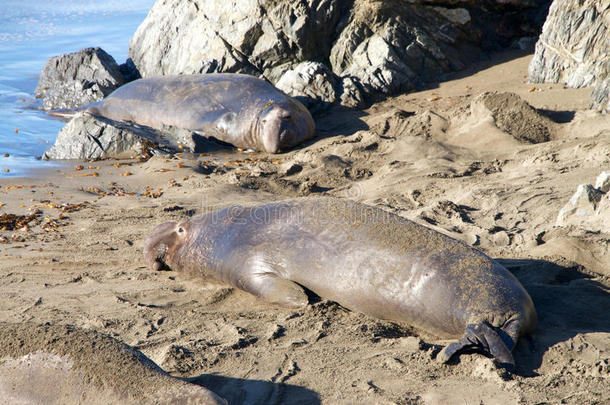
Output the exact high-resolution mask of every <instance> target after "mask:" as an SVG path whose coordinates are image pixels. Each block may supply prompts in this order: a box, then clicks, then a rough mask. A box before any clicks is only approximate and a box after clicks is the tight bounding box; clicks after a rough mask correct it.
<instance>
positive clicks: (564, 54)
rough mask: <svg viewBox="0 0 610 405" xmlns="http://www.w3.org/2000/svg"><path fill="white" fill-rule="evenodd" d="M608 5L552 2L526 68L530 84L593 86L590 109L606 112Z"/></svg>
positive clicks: (592, 0) (587, 0)
mask: <svg viewBox="0 0 610 405" xmlns="http://www.w3.org/2000/svg"><path fill="white" fill-rule="evenodd" d="M609 44H610V3H608V1H607V0H555V1H554V2H553V5H552V6H551V8H550V10H549V15H548V17H547V20H546V22H545V23H544V27H543V29H542V34H541V35H540V38H539V40H538V43H537V44H536V53H535V55H534V59H532V62H531V63H530V67H529V80H530V81H531V82H533V83H543V82H554V83H559V82H561V83H565V84H566V85H567V86H568V87H586V86H595V87H594V90H593V94H592V102H591V104H592V107H593V108H596V109H598V110H601V111H606V112H608V111H610V106H609V103H610V59H608V51H609V49H610V48H609V46H610V45H609Z"/></svg>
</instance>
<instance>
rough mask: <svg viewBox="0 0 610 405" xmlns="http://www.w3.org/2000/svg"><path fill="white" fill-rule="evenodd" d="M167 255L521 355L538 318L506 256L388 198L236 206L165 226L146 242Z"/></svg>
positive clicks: (221, 277) (217, 274)
mask: <svg viewBox="0 0 610 405" xmlns="http://www.w3.org/2000/svg"><path fill="white" fill-rule="evenodd" d="M144 258H145V260H146V262H147V264H148V266H150V267H151V268H153V269H159V268H161V267H163V266H168V267H169V268H170V269H173V270H178V271H187V272H191V273H195V274H198V275H200V276H201V277H203V278H205V279H209V280H212V281H215V282H220V283H224V284H228V285H231V286H234V287H237V288H240V289H242V290H245V291H247V292H249V293H251V294H254V295H255V296H257V297H260V298H263V299H266V300H268V301H270V302H273V303H277V304H280V305H283V306H288V307H302V306H304V305H306V304H307V303H308V299H307V295H306V294H305V292H304V291H303V288H302V287H301V286H304V287H306V288H308V289H310V290H312V291H313V292H315V293H316V294H318V295H319V296H321V297H323V298H326V299H330V300H333V301H336V302H338V303H340V304H341V305H343V306H345V307H347V308H350V309H353V310H356V311H359V312H362V313H365V314H369V315H371V316H374V317H377V318H382V319H388V320H393V321H399V322H406V323H409V324H412V325H414V326H416V327H419V328H422V329H424V330H426V331H428V332H430V333H433V334H435V335H437V336H439V337H441V338H450V339H454V338H457V339H459V340H458V341H456V342H453V343H451V344H449V345H448V346H447V347H445V348H444V349H443V351H441V352H440V354H439V355H438V359H439V360H441V361H443V362H447V361H448V360H449V359H450V358H451V357H452V356H453V355H454V354H456V353H458V352H461V351H463V350H465V349H476V350H479V351H482V352H484V353H487V354H489V355H491V356H492V357H494V358H495V359H496V361H498V362H499V363H500V364H501V365H503V366H504V367H507V368H511V367H512V366H514V360H513V356H512V354H511V350H512V349H513V348H514V346H515V344H516V342H517V339H518V337H519V336H521V335H523V334H527V333H531V332H532V331H533V330H534V329H535V327H536V319H537V318H536V311H535V309H534V304H533V303H532V300H531V298H530V296H529V295H528V294H527V292H526V291H525V289H524V288H523V287H522V286H521V284H520V283H519V281H517V279H516V278H515V277H514V276H513V275H512V274H511V273H510V272H509V271H508V270H506V269H505V268H504V267H502V266H501V265H500V264H498V263H496V262H495V261H493V260H492V259H491V258H489V257H488V256H486V255H485V254H483V253H481V252H479V251H478V250H475V249H473V248H471V247H469V246H468V245H466V244H464V243H462V242H460V241H457V240H455V239H452V238H450V237H448V236H446V235H443V234H441V233H439V232H436V231H433V230H431V229H428V228H426V227H424V226H421V225H418V224H416V223H414V222H411V221H409V220H407V219H404V218H402V217H399V216H397V215H394V214H390V213H387V212H385V211H383V210H381V209H378V208H373V207H370V206H366V205H363V204H358V203H355V202H352V201H349V200H341V199H334V198H304V199H297V200H292V201H287V202H279V203H271V204H265V205H260V206H254V207H229V208H225V209H222V210H220V211H215V212H210V213H207V214H204V215H198V216H195V217H192V218H191V219H190V220H188V221H185V222H181V223H176V222H166V223H163V224H161V225H158V226H157V227H156V228H155V230H154V232H153V233H152V235H150V236H149V237H148V239H147V240H146V242H145V246H144Z"/></svg>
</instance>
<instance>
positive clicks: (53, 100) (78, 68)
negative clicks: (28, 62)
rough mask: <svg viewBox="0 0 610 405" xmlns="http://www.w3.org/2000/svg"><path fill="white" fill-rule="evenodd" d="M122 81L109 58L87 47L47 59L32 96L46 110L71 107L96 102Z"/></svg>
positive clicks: (102, 51) (100, 50) (115, 66)
mask: <svg viewBox="0 0 610 405" xmlns="http://www.w3.org/2000/svg"><path fill="white" fill-rule="evenodd" d="M125 82H126V81H125V78H124V77H123V74H122V73H121V69H120V68H119V66H118V65H117V63H116V62H115V60H114V58H112V56H110V55H108V54H107V53H106V52H105V51H104V50H103V49H101V48H87V49H82V50H80V51H78V52H74V53H68V54H63V55H60V56H55V57H52V58H49V60H48V61H47V63H46V64H45V66H44V68H43V70H42V72H41V74H40V78H39V80H38V86H37V87H36V91H35V95H36V97H37V98H42V108H43V109H45V110H51V109H55V108H73V107H77V106H80V105H83V104H87V103H90V102H93V101H99V100H101V99H103V98H104V97H106V96H107V95H108V94H110V93H111V92H112V91H114V89H116V88H117V87H119V86H121V85H123V84H124V83H125Z"/></svg>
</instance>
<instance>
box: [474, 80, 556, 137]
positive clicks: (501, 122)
mask: <svg viewBox="0 0 610 405" xmlns="http://www.w3.org/2000/svg"><path fill="white" fill-rule="evenodd" d="M477 104H480V105H482V106H483V107H484V108H485V109H487V110H488V111H489V112H490V113H491V116H492V117H493V119H494V122H495V125H496V126H497V127H498V128H499V129H501V130H502V131H504V132H506V133H508V134H510V135H512V136H513V137H514V138H515V139H517V140H519V141H522V142H528V143H540V142H546V141H548V140H550V139H551V135H552V123H551V121H550V120H549V119H548V118H546V117H544V116H542V115H540V114H539V113H538V112H537V111H536V110H535V109H534V108H532V106H530V105H529V104H528V103H527V102H525V100H523V99H522V98H521V97H519V96H518V95H516V94H515V93H508V92H506V93H497V92H485V93H482V94H480V95H479V96H477V97H476V98H475V99H474V100H473V105H477Z"/></svg>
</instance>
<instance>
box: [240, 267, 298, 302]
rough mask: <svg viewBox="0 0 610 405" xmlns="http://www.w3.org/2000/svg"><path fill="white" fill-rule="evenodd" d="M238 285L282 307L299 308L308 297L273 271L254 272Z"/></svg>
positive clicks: (294, 284) (295, 285)
mask: <svg viewBox="0 0 610 405" xmlns="http://www.w3.org/2000/svg"><path fill="white" fill-rule="evenodd" d="M238 287H239V288H241V289H243V290H245V291H247V292H249V293H250V294H253V295H256V296H257V297H259V298H262V299H264V300H266V301H269V302H271V303H273V304H278V305H281V306H283V307H290V308H300V307H304V306H305V305H307V303H308V302H309V299H308V298H307V294H305V291H304V290H303V288H302V287H301V286H300V285H298V284H297V283H294V282H292V281H290V280H286V279H285V278H281V277H279V276H277V275H276V274H274V273H254V274H251V275H250V276H249V277H248V278H246V279H243V278H242V279H241V280H239V282H238Z"/></svg>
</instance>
